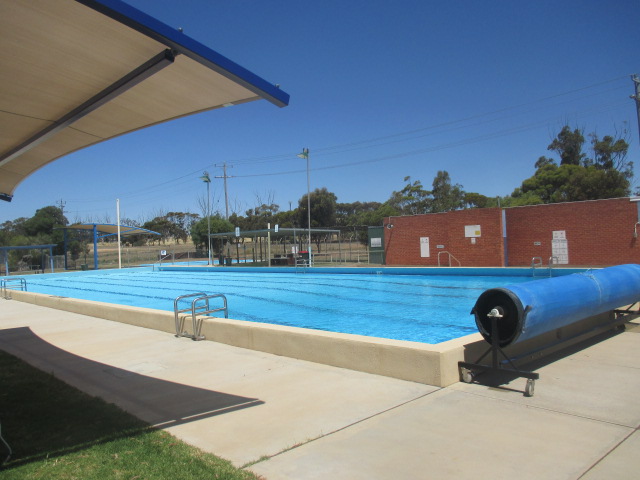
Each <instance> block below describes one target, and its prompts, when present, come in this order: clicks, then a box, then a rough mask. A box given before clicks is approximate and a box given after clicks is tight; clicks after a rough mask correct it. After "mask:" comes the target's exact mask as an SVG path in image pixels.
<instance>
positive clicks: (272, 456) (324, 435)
mask: <svg viewBox="0 0 640 480" xmlns="http://www.w3.org/2000/svg"><path fill="white" fill-rule="evenodd" d="M442 390H444V388H437V389H436V390H433V391H431V392H427V393H423V394H422V395H418V396H417V397H414V398H411V399H409V400H407V401H404V402H402V403H399V404H397V405H394V406H392V407H389V408H385V409H384V410H381V411H379V412H377V413H374V414H373V415H369V416H367V417H364V418H361V419H360V420H356V421H355V422H352V423H350V424H348V425H345V426H343V427H340V428H336V429H335V430H332V431H330V432H328V433H322V434H320V435H318V436H317V437H314V438H309V439H307V440H304V441H301V442H298V443H296V444H294V445H292V446H290V447H287V448H284V449H283V450H281V451H279V452H277V453H274V454H273V455H263V456H261V457H260V458H258V459H257V460H253V461H251V462H248V463H246V464H244V465H242V466H241V467H240V468H242V469H244V468H249V467H251V466H253V465H256V464H258V463H261V462H265V461H267V460H271V459H272V458H275V457H277V456H279V455H282V454H284V453H287V452H290V451H291V450H294V449H296V448H298V447H302V446H303V445H307V444H309V443H312V442H315V441H316V440H320V439H321V438H325V437H329V436H331V435H334V434H336V433H338V432H342V431H343V430H347V429H348V428H351V427H354V426H356V425H359V424H361V423H363V422H366V421H367V420H371V419H372V418H376V417H379V416H381V415H384V414H385V413H388V412H391V411H393V410H397V409H398V408H401V407H404V406H406V405H409V404H411V403H414V402H416V401H418V400H420V399H422V398H425V397H428V396H429V395H432V394H434V393H436V392H440V391H442Z"/></svg>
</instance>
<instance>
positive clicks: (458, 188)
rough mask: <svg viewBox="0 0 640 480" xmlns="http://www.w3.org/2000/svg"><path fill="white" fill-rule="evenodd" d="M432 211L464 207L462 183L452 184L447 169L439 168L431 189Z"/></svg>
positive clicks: (446, 210) (437, 211)
mask: <svg viewBox="0 0 640 480" xmlns="http://www.w3.org/2000/svg"><path fill="white" fill-rule="evenodd" d="M431 196H432V197H433V198H432V200H431V208H430V209H429V211H430V212H431V213H439V212H449V211H451V210H459V209H461V208H463V207H464V203H465V202H464V196H465V195H464V190H463V189H462V185H459V184H457V183H456V184H455V185H451V178H450V177H449V173H448V172H447V171H446V170H438V173H437V174H436V176H435V178H434V179H433V190H431Z"/></svg>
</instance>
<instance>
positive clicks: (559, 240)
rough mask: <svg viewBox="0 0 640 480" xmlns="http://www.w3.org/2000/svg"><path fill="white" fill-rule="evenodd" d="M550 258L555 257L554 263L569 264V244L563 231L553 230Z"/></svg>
mask: <svg viewBox="0 0 640 480" xmlns="http://www.w3.org/2000/svg"><path fill="white" fill-rule="evenodd" d="M551 256H553V257H555V259H554V263H557V264H559V265H567V264H568V263H569V243H568V241H567V233H566V231H565V230H555V231H554V232H553V233H552V239H551Z"/></svg>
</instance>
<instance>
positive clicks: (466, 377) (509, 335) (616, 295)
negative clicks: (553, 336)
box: [459, 264, 640, 395]
mask: <svg viewBox="0 0 640 480" xmlns="http://www.w3.org/2000/svg"><path fill="white" fill-rule="evenodd" d="M638 301H640V265H635V264H629V265H618V266H615V267H609V268H603V269H601V270H590V271H587V272H583V273H574V274H572V275H566V276H563V277H556V278H549V279H544V280H536V281H532V282H526V283H522V284H517V285H509V286H507V287H504V288H492V289H489V290H486V291H485V292H483V293H482V294H481V295H480V297H478V300H477V301H476V304H475V306H474V307H473V309H472V310H471V313H472V314H473V315H474V316H475V321H476V325H477V327H478V331H479V332H480V334H481V335H482V336H483V337H484V339H485V340H486V341H487V342H489V343H491V349H490V350H489V351H491V352H492V353H493V366H492V367H484V366H481V365H479V364H478V363H479V362H480V361H481V360H482V358H484V356H485V355H486V354H487V353H489V351H488V352H487V353H485V355H483V356H482V357H481V358H480V359H479V360H478V363H476V364H469V363H465V362H460V364H459V365H460V367H461V369H465V370H462V378H463V381H468V382H470V381H471V380H472V375H471V374H470V372H469V371H468V370H466V369H470V370H472V371H473V370H476V369H481V370H493V369H500V368H498V365H497V353H498V352H500V353H502V355H503V356H505V358H506V359H507V361H509V362H510V360H509V359H508V358H507V357H506V355H504V353H503V352H502V350H501V349H502V348H504V347H507V346H509V345H513V344H516V343H519V342H523V341H525V340H530V339H532V338H535V337H538V336H540V335H542V334H545V333H549V332H552V331H554V330H557V329H559V328H562V327H565V326H568V325H571V324H574V323H576V322H579V321H581V320H584V319H586V318H588V317H592V316H595V315H599V314H602V313H606V312H611V311H614V312H615V311H617V310H616V309H618V308H620V307H623V306H626V305H632V304H634V303H636V302H638ZM504 370H506V371H509V372H510V373H514V374H516V375H518V376H521V377H525V378H528V379H529V380H528V382H527V390H525V394H528V395H531V394H533V380H536V379H537V378H538V375H537V374H536V373H530V372H521V371H519V370H517V369H515V368H514V370H508V369H504Z"/></svg>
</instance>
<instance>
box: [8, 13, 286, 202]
mask: <svg viewBox="0 0 640 480" xmlns="http://www.w3.org/2000/svg"><path fill="white" fill-rule="evenodd" d="M0 44H1V45H2V48H1V49H0V198H1V199H3V200H7V201H10V200H11V198H12V196H13V193H14V191H15V189H16V187H17V185H18V184H19V183H20V182H21V181H22V180H24V179H25V178H26V177H27V176H29V175H30V174H31V173H33V172H34V171H36V170H37V169H39V168H41V167H43V166H44V165H46V164H48V163H50V162H52V161H53V160H55V159H57V158H59V157H61V156H63V155H66V154H68V153H71V152H74V151H76V150H79V149H81V148H84V147H87V146H89V145H92V144H95V143H98V142H102V141H104V140H107V139H109V138H113V137H116V136H119V135H122V134H125V133H128V132H131V131H134V130H137V129H141V128H144V127H148V126H150V125H154V124H157V123H160V122H165V121H167V120H171V119H174V118H178V117H182V116H185V115H190V114H193V113H197V112H202V111H206V110H211V109H215V108H220V107H226V106H230V105H237V104H241V103H245V102H249V101H252V100H257V99H261V98H263V99H266V100H268V101H270V102H271V103H273V104H275V105H277V106H280V107H284V106H286V105H287V104H288V102H289V95H287V94H286V93H285V92H283V91H282V90H280V89H279V88H278V87H277V86H275V85H272V84H270V83H268V82H267V81H265V80H263V79H262V78H260V77H258V76H256V75H254V74H253V73H251V72H249V71H248V70H246V69H244V68H242V67H240V66H239V65H237V64H235V63H234V62H232V61H230V60H229V59H227V58H225V57H223V56H222V55H220V54H218V53H216V52H215V51H213V50H211V49H209V48H207V47H205V46H204V45H202V44H200V43H198V42H196V41H195V40H193V39H191V38H189V37H188V36H186V35H184V34H183V33H182V32H180V31H178V30H176V29H174V28H171V27H169V26H167V25H165V24H163V23H161V22H159V21H157V20H155V19H153V18H152V17H149V16H148V15H146V14H144V13H143V12H141V11H139V10H137V9H135V8H133V7H131V6H129V5H127V4H125V3H123V2H121V1H119V0H56V1H24V0H2V1H1V2H0Z"/></svg>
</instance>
